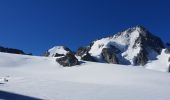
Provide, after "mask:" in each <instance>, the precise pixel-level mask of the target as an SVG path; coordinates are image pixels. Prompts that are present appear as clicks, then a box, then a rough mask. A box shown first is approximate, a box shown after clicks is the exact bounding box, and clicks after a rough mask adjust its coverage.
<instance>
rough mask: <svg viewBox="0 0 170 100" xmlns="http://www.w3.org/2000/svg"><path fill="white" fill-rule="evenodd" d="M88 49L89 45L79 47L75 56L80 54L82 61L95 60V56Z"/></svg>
mask: <svg viewBox="0 0 170 100" xmlns="http://www.w3.org/2000/svg"><path fill="white" fill-rule="evenodd" d="M89 50H90V47H80V48H79V49H78V50H77V52H76V56H80V57H81V60H84V61H92V62H96V60H95V58H93V57H92V56H91V55H90V54H89V53H88V52H89Z"/></svg>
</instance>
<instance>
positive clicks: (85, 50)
mask: <svg viewBox="0 0 170 100" xmlns="http://www.w3.org/2000/svg"><path fill="white" fill-rule="evenodd" d="M89 50H90V48H89V47H80V48H78V50H77V52H76V55H77V56H80V57H81V56H83V55H84V54H87V53H88V52H89Z"/></svg>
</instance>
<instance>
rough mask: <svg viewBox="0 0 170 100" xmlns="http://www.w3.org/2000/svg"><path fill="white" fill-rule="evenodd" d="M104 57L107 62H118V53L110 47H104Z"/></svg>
mask: <svg viewBox="0 0 170 100" xmlns="http://www.w3.org/2000/svg"><path fill="white" fill-rule="evenodd" d="M102 57H103V58H104V60H105V61H106V62H107V63H112V64H118V63H119V61H118V59H117V57H116V54H115V53H114V52H113V51H112V50H111V49H110V48H103V50H102Z"/></svg>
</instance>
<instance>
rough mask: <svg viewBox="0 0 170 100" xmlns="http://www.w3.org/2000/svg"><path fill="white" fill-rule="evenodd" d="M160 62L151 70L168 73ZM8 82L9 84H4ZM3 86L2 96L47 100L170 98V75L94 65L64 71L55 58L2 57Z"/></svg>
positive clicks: (0, 76) (126, 67) (0, 87)
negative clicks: (5, 94) (12, 95)
mask: <svg viewBox="0 0 170 100" xmlns="http://www.w3.org/2000/svg"><path fill="white" fill-rule="evenodd" d="M165 56H169V55H165V54H164V53H162V54H161V55H160V56H159V57H158V59H162V58H164V57H165ZM165 60H166V58H165ZM161 61H163V59H162V60H161ZM161 61H159V60H156V61H155V62H150V63H153V65H152V66H151V65H150V67H152V68H158V69H161V71H167V68H165V67H164V66H163V65H164V64H165V63H163V62H161ZM154 63H155V64H154ZM148 68H149V67H148ZM5 78H6V79H8V81H6V82H5V81H4V79H5ZM0 83H3V84H0V94H2V92H1V91H5V93H6V92H9V93H14V94H18V95H24V96H28V97H33V98H39V99H45V100H169V98H170V95H169V92H170V87H169V83H170V74H169V73H163V72H159V71H152V70H148V69H144V68H142V67H134V66H131V65H129V66H125V65H115V64H104V63H95V62H85V63H83V64H81V65H78V66H74V67H62V66H60V65H59V64H58V63H56V61H55V58H53V57H37V56H27V55H16V54H7V53H0ZM3 93H4V92H3ZM6 98H10V96H9V97H6ZM0 99H4V94H3V95H0ZM13 99H14V98H13ZM16 100H17V97H16Z"/></svg>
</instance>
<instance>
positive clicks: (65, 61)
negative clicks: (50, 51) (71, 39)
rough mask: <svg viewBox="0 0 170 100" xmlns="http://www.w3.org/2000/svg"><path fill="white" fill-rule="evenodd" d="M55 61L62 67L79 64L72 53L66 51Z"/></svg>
mask: <svg viewBox="0 0 170 100" xmlns="http://www.w3.org/2000/svg"><path fill="white" fill-rule="evenodd" d="M56 61H57V62H58V63H59V64H60V65H63V66H64V67H66V66H69V67H70V66H75V65H78V64H79V61H78V59H77V58H76V57H75V56H74V54H72V53H67V54H66V55H65V56H64V57H61V58H57V59H56Z"/></svg>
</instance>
